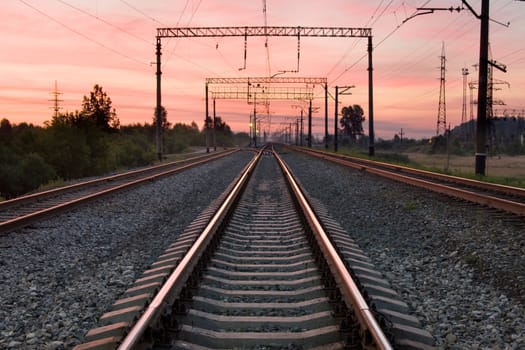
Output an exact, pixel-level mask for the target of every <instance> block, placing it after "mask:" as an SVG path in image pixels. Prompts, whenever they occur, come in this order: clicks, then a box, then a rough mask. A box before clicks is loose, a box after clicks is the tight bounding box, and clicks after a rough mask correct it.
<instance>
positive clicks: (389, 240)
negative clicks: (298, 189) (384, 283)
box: [283, 154, 525, 349]
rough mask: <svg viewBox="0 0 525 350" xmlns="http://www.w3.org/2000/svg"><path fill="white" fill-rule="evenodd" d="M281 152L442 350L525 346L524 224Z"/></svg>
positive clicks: (365, 174) (399, 185)
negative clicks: (409, 307)
mask: <svg viewBox="0 0 525 350" xmlns="http://www.w3.org/2000/svg"><path fill="white" fill-rule="evenodd" d="M283 156H284V159H285V161H287V162H288V163H289V165H290V166H291V168H292V169H293V171H294V172H295V173H296V175H297V176H298V177H299V179H300V181H301V183H302V185H304V186H306V188H307V191H308V192H309V194H310V195H311V196H312V197H314V198H316V199H318V200H319V201H321V202H322V203H324V205H325V206H326V207H327V208H328V210H329V212H330V214H331V215H332V217H334V218H335V219H336V220H338V221H339V222H340V223H341V224H342V225H343V227H344V228H345V229H346V230H347V231H348V232H349V234H350V235H351V236H352V238H353V239H355V240H356V241H357V242H358V244H359V245H360V246H361V248H362V249H364V251H365V252H366V253H367V254H368V255H369V257H370V258H371V259H372V260H373V261H374V263H375V264H376V267H377V268H378V269H379V270H380V271H382V272H383V273H384V275H385V276H386V277H387V279H389V280H390V282H391V284H392V285H393V286H394V289H396V290H397V291H398V292H399V293H400V295H402V296H403V297H404V298H405V301H406V302H407V303H408V304H409V305H410V306H411V308H412V309H413V311H414V314H415V315H416V316H417V317H418V318H419V319H420V320H421V322H422V324H423V325H424V327H425V328H426V329H427V330H428V331H429V332H430V333H431V334H433V335H434V337H435V338H436V341H437V344H438V345H439V346H440V348H442V349H525V257H524V256H525V235H524V234H523V233H524V226H523V225H518V224H515V223H514V224H513V223H510V222H509V221H508V220H502V219H498V218H494V216H493V214H491V211H489V210H487V209H484V208H480V207H476V206H471V205H466V204H461V203H459V202H456V201H453V200H451V199H448V198H444V197H442V196H439V195H436V194H431V193H427V192H425V191H423V190H419V189H417V188H414V187H410V186H406V185H402V184H398V183H394V182H392V181H387V180H383V179H380V178H378V177H376V176H373V175H370V174H367V173H364V172H359V171H356V170H351V169H344V168H342V167H341V166H337V165H333V164H331V163H327V162H324V161H321V160H314V159H313V158H306V156H302V155H301V156H298V157H294V156H292V154H284V155H283Z"/></svg>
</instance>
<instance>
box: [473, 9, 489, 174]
mask: <svg viewBox="0 0 525 350" xmlns="http://www.w3.org/2000/svg"><path fill="white" fill-rule="evenodd" d="M489 9H490V4H489V0H482V1H481V15H480V16H479V18H480V20H481V29H480V39H479V79H478V84H479V85H478V118H477V126H476V165H475V171H476V175H482V176H485V168H486V162H487V88H488V81H487V74H488V63H489V19H490V18H489Z"/></svg>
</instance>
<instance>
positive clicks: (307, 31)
mask: <svg viewBox="0 0 525 350" xmlns="http://www.w3.org/2000/svg"><path fill="white" fill-rule="evenodd" d="M249 36H250V37H251V36H258V37H268V36H282V37H297V38H298V39H300V38H301V37H330V38H367V39H368V120H369V154H370V155H374V107H373V106H374V103H373V73H372V72H373V65H372V49H373V46H372V29H371V28H351V27H300V26H299V27H286V26H285V27H277V26H259V27H248V26H245V27H193V28H192V27H189V28H188V27H185V28H184V27H175V28H157V37H156V39H157V45H156V56H157V61H156V65H157V71H156V76H157V103H156V108H155V118H156V125H157V128H156V138H157V155H158V157H159V160H160V159H162V147H161V123H160V119H161V106H162V94H161V76H162V71H161V55H162V52H161V47H162V45H161V42H162V39H163V38H198V37H201V38H202V37H244V38H245V39H246V38H247V37H249ZM268 79H270V77H269V78H268ZM206 118H208V116H207V115H206ZM327 139H328V114H326V120H325V140H327ZM326 146H328V145H326Z"/></svg>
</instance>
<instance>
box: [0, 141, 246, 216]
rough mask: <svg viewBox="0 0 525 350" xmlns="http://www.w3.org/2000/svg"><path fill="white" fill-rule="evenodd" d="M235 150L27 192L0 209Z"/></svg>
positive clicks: (234, 150) (226, 152)
mask: <svg viewBox="0 0 525 350" xmlns="http://www.w3.org/2000/svg"><path fill="white" fill-rule="evenodd" d="M236 151H238V150H237V149H233V150H227V151H222V152H219V153H218V154H213V155H212V156H211V157H210V156H206V155H205V156H197V157H191V158H187V159H183V160H177V161H174V162H169V163H164V164H159V165H155V166H151V167H147V168H142V169H136V170H131V171H126V172H122V173H119V174H115V175H110V176H104V177H101V178H97V179H93V180H88V181H82V182H79V183H75V184H71V185H66V186H61V187H58V188H54V189H50V190H46V191H42V192H36V193H32V194H28V195H24V196H20V197H17V198H13V199H9V200H6V201H2V202H0V210H6V209H9V208H12V207H14V206H17V205H20V204H24V203H28V202H32V201H34V200H37V199H42V198H48V197H52V196H56V195H59V194H62V193H65V192H69V191H72V190H79V189H82V188H85V187H89V186H93V185H97V184H101V183H104V182H111V181H115V180H118V179H121V178H125V177H130V176H135V175H140V174H144V173H148V172H153V171H158V170H159V169H163V168H169V167H173V166H176V165H179V164H182V163H188V162H194V161H196V160H198V159H208V160H212V159H215V158H217V157H221V156H225V155H228V154H230V153H233V152H236Z"/></svg>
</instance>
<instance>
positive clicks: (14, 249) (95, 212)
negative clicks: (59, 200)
mask: <svg viewBox="0 0 525 350" xmlns="http://www.w3.org/2000/svg"><path fill="white" fill-rule="evenodd" d="M252 157H253V153H251V152H237V153H236V154H235V155H233V156H229V157H227V158H225V159H221V160H217V161H214V162H212V163H211V164H208V165H204V166H200V167H198V168H195V169H191V170H188V171H185V172H183V173H180V174H178V175H174V176H172V177H169V178H166V179H163V180H161V181H157V182H154V183H151V184H148V185H145V186H142V187H140V188H137V189H133V190H131V191H128V192H125V193H121V194H119V195H118V196H117V197H114V198H105V199H103V200H101V201H97V202H95V203H92V204H90V205H89V206H87V207H83V208H79V209H76V210H74V211H71V212H69V213H67V214H63V215H60V216H58V217H55V218H53V219H51V220H48V221H45V222H42V223H39V224H35V225H33V226H32V227H29V228H26V229H23V230H19V231H16V232H13V233H10V234H8V235H4V236H0V281H1V284H0V348H2V349H39V350H41V349H70V348H72V347H73V346H74V345H76V344H78V343H80V342H81V341H82V339H83V337H84V335H85V333H86V332H87V331H88V330H89V329H90V328H92V327H95V326H96V325H97V321H98V318H99V317H100V316H101V315H102V314H103V313H104V312H105V311H107V310H109V308H110V306H111V304H112V303H113V302H114V301H115V300H116V299H117V298H118V296H119V295H120V294H121V293H122V292H123V291H124V290H125V289H126V288H127V287H128V285H130V284H131V283H132V282H133V281H134V280H135V279H136V276H139V275H140V274H141V273H142V272H143V271H144V270H145V269H146V268H147V267H148V266H149V265H150V264H151V263H152V262H153V261H154V260H155V259H156V257H157V256H158V255H159V254H160V253H162V252H163V251H164V249H165V248H166V247H167V246H168V245H169V244H170V243H171V242H172V241H173V240H174V239H175V237H177V235H178V234H179V233H180V232H181V231H182V230H183V229H184V228H185V227H186V226H187V225H188V224H189V223H190V222H191V220H192V219H193V218H194V217H195V216H197V215H198V214H199V213H200V212H201V211H202V210H203V209H205V208H206V207H207V205H208V204H209V202H210V201H211V199H214V198H216V197H218V196H219V195H220V193H222V191H224V189H225V188H226V187H227V186H228V185H229V184H230V182H231V181H232V180H233V179H234V177H235V176H236V175H237V174H238V173H239V172H240V171H241V169H242V168H243V167H244V166H245V165H246V163H247V162H248V161H249V159H251V158H252Z"/></svg>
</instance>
